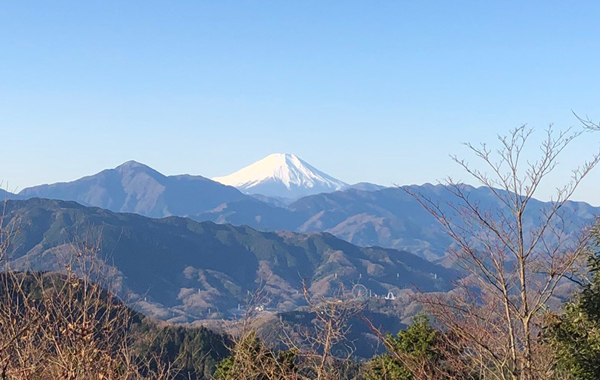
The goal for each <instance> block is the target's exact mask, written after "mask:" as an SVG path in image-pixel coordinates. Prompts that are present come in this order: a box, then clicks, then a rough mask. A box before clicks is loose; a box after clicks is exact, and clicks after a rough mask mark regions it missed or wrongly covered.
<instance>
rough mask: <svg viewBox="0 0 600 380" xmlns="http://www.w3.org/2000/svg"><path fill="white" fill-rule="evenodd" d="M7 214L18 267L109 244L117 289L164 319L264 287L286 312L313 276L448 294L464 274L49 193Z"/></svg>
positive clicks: (330, 289)
mask: <svg viewBox="0 0 600 380" xmlns="http://www.w3.org/2000/svg"><path fill="white" fill-rule="evenodd" d="M7 215H8V219H7V222H10V221H11V220H12V221H14V222H15V223H18V224H19V234H18V235H17V236H16V238H15V240H14V241H13V244H12V247H13V249H14V252H13V255H14V262H13V264H14V265H15V266H16V267H17V268H21V269H25V268H29V269H36V270H61V269H63V268H64V265H65V264H66V263H68V262H69V259H70V258H71V255H72V254H73V246H72V242H78V244H83V243H85V244H86V245H88V246H89V245H90V244H96V243H98V242H101V247H102V256H101V257H102V259H103V260H104V261H105V262H106V263H108V264H110V265H111V266H112V267H113V268H114V273H116V278H115V282H114V283H115V284H116V285H115V286H117V288H118V289H117V290H119V291H120V293H121V294H126V293H127V294H129V297H130V298H131V297H132V296H133V298H131V299H132V300H133V301H136V305H137V306H138V307H139V308H140V309H142V310H144V311H145V312H147V313H151V314H154V315H156V316H158V317H161V318H164V319H171V318H173V316H174V315H178V316H180V317H179V318H180V320H193V319H196V318H207V317H222V316H226V315H228V312H227V310H229V309H235V308H237V306H238V304H240V303H241V304H244V303H245V302H246V300H247V294H249V293H250V294H251V293H253V292H254V291H255V290H256V289H257V287H258V284H263V286H264V291H265V292H266V294H268V299H269V301H268V302H267V303H266V304H265V306H266V307H268V308H273V309H275V310H282V311H284V310H293V309H295V308H296V307H297V306H299V305H301V304H303V296H302V280H303V279H307V281H308V284H309V286H310V290H311V292H312V293H314V294H317V295H323V296H333V295H334V294H337V293H338V292H339V290H340V289H341V288H342V287H343V288H344V289H352V286H353V285H354V284H356V283H359V282H360V283H362V284H364V285H366V286H367V287H368V288H369V289H370V290H371V291H372V292H373V294H379V295H386V294H387V293H388V291H393V292H398V291H399V290H400V289H403V288H410V287H413V286H417V287H419V288H420V289H422V290H425V291H432V290H447V289H449V288H450V287H451V282H452V280H453V279H455V278H456V273H455V272H454V271H451V270H448V269H445V268H443V267H441V266H438V265H435V264H432V263H430V262H428V261H426V260H423V259H421V258H419V257H417V256H415V255H413V254H410V253H408V252H402V251H397V250H392V249H383V248H377V247H375V248H360V247H357V246H355V245H352V244H350V243H347V242H345V241H343V240H340V239H337V238H335V237H334V236H333V235H331V234H327V233H316V234H295V233H291V232H280V233H265V232H258V231H256V230H254V229H252V228H249V227H233V226H231V225H218V224H214V223H210V222H204V223H198V222H194V221H192V220H190V219H186V218H178V217H169V218H164V219H151V218H146V217H142V216H139V215H135V214H119V213H113V212H110V211H108V210H103V209H99V208H88V207H84V206H81V205H79V204H77V203H74V202H64V201H56V200H46V199H30V200H26V201H8V202H7ZM217 310H218V313H217V314H218V315H216V314H214V313H215V312H217ZM173 313H175V314H173Z"/></svg>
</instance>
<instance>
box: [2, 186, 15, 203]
mask: <svg viewBox="0 0 600 380" xmlns="http://www.w3.org/2000/svg"><path fill="white" fill-rule="evenodd" d="M7 199H19V196H18V195H17V194H14V193H11V192H8V191H6V190H2V189H0V201H4V200H7Z"/></svg>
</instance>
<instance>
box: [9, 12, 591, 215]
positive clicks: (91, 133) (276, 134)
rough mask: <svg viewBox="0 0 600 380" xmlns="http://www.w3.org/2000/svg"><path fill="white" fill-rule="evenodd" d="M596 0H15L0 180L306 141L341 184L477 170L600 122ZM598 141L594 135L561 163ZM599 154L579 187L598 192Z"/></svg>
mask: <svg viewBox="0 0 600 380" xmlns="http://www.w3.org/2000/svg"><path fill="white" fill-rule="evenodd" d="M599 17H600V2H597V1H577V2H567V1H527V2H524V1H496V2H490V1H464V2H461V1H401V0H394V1H391V0H386V1H383V0H382V1H323V0H319V1H306V0H302V1H292V0H289V1H288V0H286V1H257V0H253V1H241V0H237V1H225V0H218V1H217V0H213V1H202V0H193V1H184V0H178V1H166V0H163V1H149V0H143V1H133V0H128V1H122V0H119V1H108V0H102V1H91V0H90V1H84V0H77V1H60V0H53V1H41V0H40V1H27V0H24V1H5V2H3V3H2V4H1V5H0V136H1V137H0V139H1V141H2V154H1V155H0V180H3V181H4V183H5V184H6V182H8V184H9V188H10V189H12V190H14V189H17V190H18V189H22V188H24V187H27V186H31V185H35V184H40V183H48V182H57V181H66V180H73V179H76V178H79V177H81V176H84V175H88V174H93V173H95V172H98V171H100V170H102V169H104V168H109V167H115V166H117V165H119V164H120V163H122V162H124V161H127V160H130V159H134V160H137V161H140V162H143V163H146V164H147V165H149V166H152V167H154V168H155V169H157V170H159V171H161V172H163V173H165V174H179V173H190V174H200V175H204V176H207V177H212V176H218V175H226V174H229V173H231V172H233V171H235V170H237V169H239V168H241V167H243V166H245V165H247V164H250V163H252V162H254V161H256V160H258V159H260V158H262V157H264V156H266V155H268V154H270V153H274V152H285V153H294V154H296V155H298V156H299V157H301V158H303V159H304V160H306V161H308V162H309V163H311V164H312V165H314V166H316V167H317V168H319V169H321V170H323V171H325V172H326V173H328V174H330V175H332V176H334V177H337V178H339V179H341V180H344V181H346V182H359V181H370V182H375V183H380V184H383V185H391V184H412V183H423V182H435V181H436V180H438V179H441V178H443V177H445V176H447V175H452V176H454V177H456V178H458V179H464V180H467V177H466V176H464V175H463V174H462V173H461V172H460V171H459V170H458V169H457V168H456V166H455V165H454V164H453V163H452V162H451V160H450V159H449V158H448V155H449V154H453V153H456V154H460V155H463V154H464V153H465V157H467V158H469V157H470V156H468V155H466V152H465V149H464V148H463V147H462V146H461V143H462V142H465V141H471V142H480V141H486V142H492V143H493V139H494V138H495V136H496V134H498V133H501V134H503V133H505V132H506V131H508V130H509V129H511V128H514V127H517V126H519V125H521V124H523V123H527V124H528V125H530V126H532V127H535V128H538V129H540V130H541V129H543V128H545V127H546V126H547V125H548V124H549V123H555V126H556V127H557V128H566V127H569V126H575V127H578V126H579V124H578V122H577V120H576V119H575V117H574V116H573V115H572V113H571V111H572V110H573V111H575V112H578V113H579V114H581V115H588V116H590V117H592V118H595V119H596V120H599V119H600V92H599V91H600V69H599V68H600V66H599V62H600V22H598V20H599ZM599 147H600V133H595V134H593V133H589V134H586V135H585V136H584V137H583V138H582V139H580V140H579V141H578V142H577V144H576V145H574V146H573V149H570V150H568V151H567V152H565V155H564V157H563V159H562V162H563V163H564V164H565V165H564V166H563V168H564V169H565V171H564V172H562V174H560V175H558V174H557V175H556V176H554V177H553V178H552V181H551V182H549V183H548V186H547V187H546V188H544V189H543V190H542V194H541V196H542V197H546V196H548V194H550V191H551V190H552V188H553V186H555V185H558V183H559V181H558V180H560V179H561V178H560V177H562V176H563V175H565V173H567V172H566V170H567V169H570V168H571V166H573V165H575V164H577V163H580V162H582V161H583V160H585V159H588V158H589V157H590V156H591V155H592V154H593V153H595V152H597V151H598V149H599ZM599 184H600V167H599V168H598V170H597V171H596V172H595V173H594V174H593V175H592V176H590V177H589V178H588V181H587V183H586V185H585V186H584V187H583V188H582V189H581V191H579V192H578V193H577V196H576V198H577V199H581V200H586V201H588V202H590V203H592V204H595V205H600V191H598V187H599V186H598V185H599Z"/></svg>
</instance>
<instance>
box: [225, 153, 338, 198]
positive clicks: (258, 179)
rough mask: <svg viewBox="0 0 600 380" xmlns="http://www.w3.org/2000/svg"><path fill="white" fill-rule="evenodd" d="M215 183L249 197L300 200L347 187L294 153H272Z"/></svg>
mask: <svg viewBox="0 0 600 380" xmlns="http://www.w3.org/2000/svg"><path fill="white" fill-rule="evenodd" d="M213 180H214V181H217V182H220V183H222V184H225V185H230V186H234V187H236V188H238V189H239V190H241V191H243V192H245V193H248V194H261V195H266V196H269V197H280V198H299V197H302V196H306V195H309V194H318V193H326V192H332V191H337V190H341V189H343V188H345V187H346V186H348V185H347V184H346V183H344V182H342V181H340V180H337V179H335V178H333V177H331V176H329V175H327V174H325V173H323V172H321V171H319V170H318V169H316V168H315V167H313V166H311V165H310V164H308V163H307V162H305V161H303V160H301V159H300V158H298V157H297V156H295V155H293V154H280V153H277V154H271V155H269V156H267V157H265V158H263V159H262V160H260V161H257V162H255V163H253V164H251V165H249V166H247V167H245V168H243V169H240V170H238V171H237V172H235V173H233V174H230V175H228V176H224V177H216V178H213Z"/></svg>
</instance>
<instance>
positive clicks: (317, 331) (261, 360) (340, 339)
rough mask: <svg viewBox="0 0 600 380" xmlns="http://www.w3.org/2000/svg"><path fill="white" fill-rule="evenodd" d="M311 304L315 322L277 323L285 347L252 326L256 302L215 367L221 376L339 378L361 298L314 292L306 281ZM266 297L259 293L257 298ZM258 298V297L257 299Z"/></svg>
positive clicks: (221, 379)
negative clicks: (271, 342)
mask: <svg viewBox="0 0 600 380" xmlns="http://www.w3.org/2000/svg"><path fill="white" fill-rule="evenodd" d="M303 293H304V297H305V300H306V303H307V306H308V307H307V309H308V311H309V312H311V313H312V314H314V319H313V321H312V325H311V326H279V327H280V328H281V329H280V335H279V340H280V342H281V344H282V347H279V348H273V347H268V346H267V345H266V344H265V343H264V341H263V340H261V339H260V338H259V334H258V333H257V331H256V329H255V328H254V324H253V321H252V320H253V319H254V318H255V317H256V315H254V310H255V308H254V307H249V308H248V310H249V314H247V315H246V316H245V318H244V319H246V320H244V321H242V322H241V325H242V329H241V330H240V333H239V334H238V336H237V337H234V342H235V343H234V345H233V346H232V348H231V356H230V358H228V359H226V360H225V362H224V363H223V364H222V365H221V367H220V369H219V370H217V373H216V378H217V379H219V380H238V379H255V380H308V379H311V380H339V379H341V378H343V374H342V372H343V371H344V369H345V366H347V365H348V363H350V357H351V356H352V354H353V352H354V347H353V345H352V343H351V342H348V341H347V335H348V333H349V332H350V329H351V326H350V324H349V320H350V318H352V317H353V316H356V315H357V314H359V313H360V312H361V310H362V307H363V305H362V302H359V301H353V300H348V299H342V297H332V298H330V299H327V298H323V297H313V296H311V295H310V294H309V291H308V290H307V287H306V284H305V283H304V282H303ZM263 297H264V294H263V293H262V291H261V290H259V291H257V292H256V294H255V297H254V299H255V301H254V302H255V303H256V302H258V303H259V304H260V299H262V298H263ZM256 300H258V301H256Z"/></svg>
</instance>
